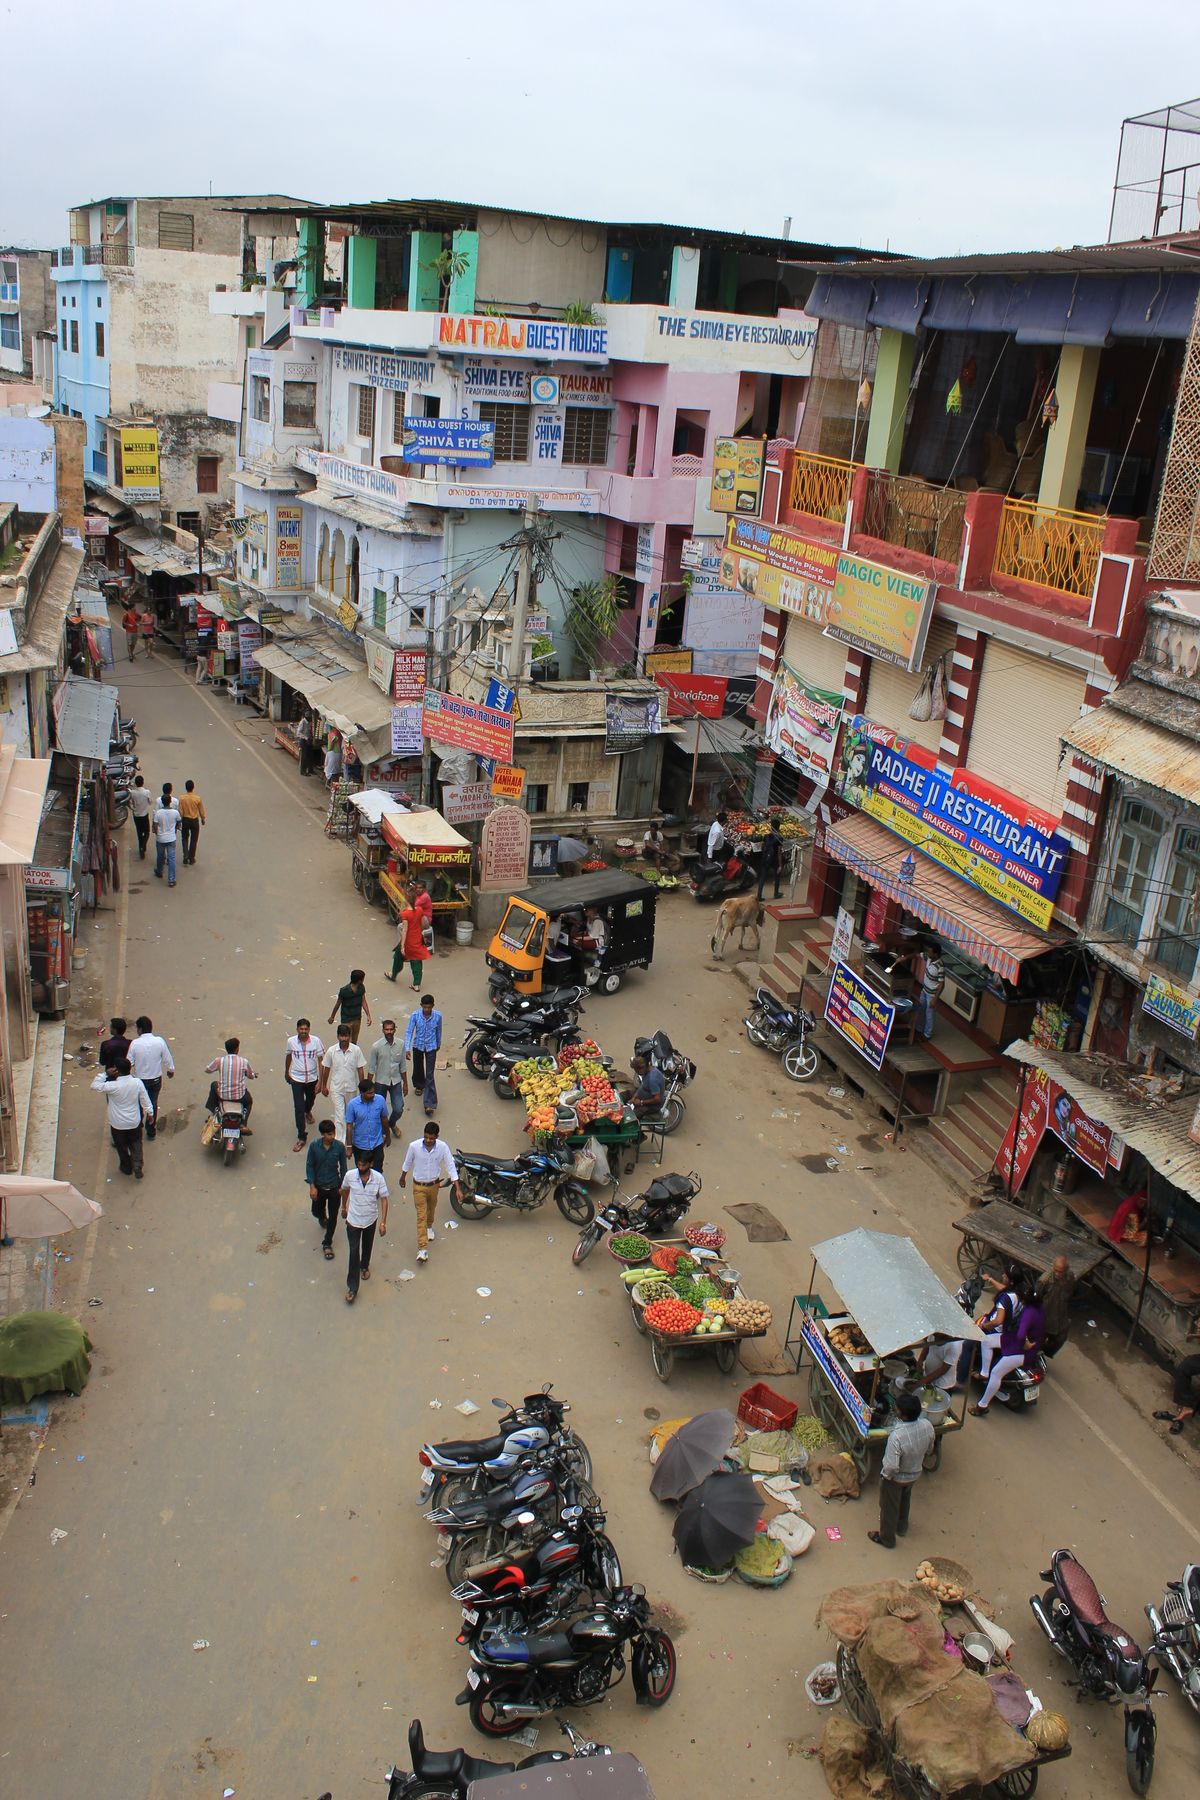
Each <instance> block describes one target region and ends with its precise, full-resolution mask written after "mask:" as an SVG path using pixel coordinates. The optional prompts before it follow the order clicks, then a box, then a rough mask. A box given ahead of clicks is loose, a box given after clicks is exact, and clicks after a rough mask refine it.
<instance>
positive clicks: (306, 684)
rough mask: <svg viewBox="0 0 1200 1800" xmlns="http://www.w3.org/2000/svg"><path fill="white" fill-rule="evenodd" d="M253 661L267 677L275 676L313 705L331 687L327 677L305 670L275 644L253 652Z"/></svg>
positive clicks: (266, 645)
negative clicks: (265, 672)
mask: <svg viewBox="0 0 1200 1800" xmlns="http://www.w3.org/2000/svg"><path fill="white" fill-rule="evenodd" d="M254 660H255V662H256V663H257V664H258V666H259V668H260V669H265V670H266V671H267V674H268V675H275V676H277V677H278V679H279V680H280V681H286V682H287V684H288V686H289V687H291V688H295V690H296V692H297V693H298V694H303V696H304V698H305V699H306V700H311V701H313V702H314V703H315V702H316V701H317V699H318V698H319V696H320V695H321V694H323V693H324V692H325V691H326V689H327V688H330V687H332V686H333V683H332V682H331V681H330V680H329V679H328V677H327V676H325V675H320V674H318V673H317V671H316V670H315V669H310V668H306V667H305V665H304V664H303V663H301V662H297V661H296V659H295V657H294V656H289V655H288V653H287V651H286V650H281V649H280V648H279V646H278V645H276V644H264V645H263V646H262V648H261V649H258V650H256V651H255V652H254Z"/></svg>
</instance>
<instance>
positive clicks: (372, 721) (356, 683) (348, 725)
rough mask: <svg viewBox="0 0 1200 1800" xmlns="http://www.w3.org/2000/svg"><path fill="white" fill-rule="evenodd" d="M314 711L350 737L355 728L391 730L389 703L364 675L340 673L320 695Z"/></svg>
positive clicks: (390, 706) (356, 729)
mask: <svg viewBox="0 0 1200 1800" xmlns="http://www.w3.org/2000/svg"><path fill="white" fill-rule="evenodd" d="M317 710H318V711H319V712H320V713H321V715H322V717H323V718H326V719H328V720H329V723H330V724H331V725H333V726H334V727H335V728H336V729H337V730H338V731H341V732H344V733H345V734H346V735H347V736H349V737H352V736H354V734H355V733H356V732H359V731H368V732H369V731H379V730H380V729H381V728H382V727H383V726H384V725H386V726H387V727H388V729H389V731H390V730H391V723H392V703H391V701H390V700H389V699H388V698H387V696H386V694H382V693H381V692H380V691H379V689H378V688H377V687H376V686H375V683H374V682H373V681H371V680H369V679H368V677H367V676H366V675H343V676H342V677H341V678H340V679H338V680H335V681H332V682H331V683H330V684H329V686H328V687H327V688H326V689H325V690H324V691H323V693H322V694H321V698H320V701H319V703H318V707H317Z"/></svg>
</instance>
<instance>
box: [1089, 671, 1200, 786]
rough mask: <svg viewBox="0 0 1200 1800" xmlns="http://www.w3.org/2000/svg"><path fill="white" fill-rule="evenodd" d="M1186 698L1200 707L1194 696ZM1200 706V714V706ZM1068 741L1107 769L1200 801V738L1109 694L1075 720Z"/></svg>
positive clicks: (1199, 714)
mask: <svg viewBox="0 0 1200 1800" xmlns="http://www.w3.org/2000/svg"><path fill="white" fill-rule="evenodd" d="M1173 698H1176V697H1175V696H1173ZM1179 698H1181V697H1179ZM1186 704H1187V705H1189V706H1193V707H1195V702H1194V701H1191V702H1187V703H1186ZM1195 710H1196V713H1197V716H1198V717H1200V707H1195ZM1062 741H1063V743H1064V744H1065V745H1066V746H1067V748H1068V749H1069V750H1075V751H1077V752H1078V754H1079V755H1080V756H1083V757H1086V759H1087V760H1088V762H1093V763H1096V764H1097V765H1098V767H1100V768H1102V769H1111V770H1112V772H1113V773H1114V774H1116V775H1124V776H1126V777H1127V778H1128V779H1129V780H1130V781H1138V782H1141V783H1142V784H1143V785H1144V786H1145V787H1150V788H1156V789H1157V790H1158V792H1159V793H1162V794H1172V795H1174V797H1175V798H1176V799H1177V800H1184V801H1186V802H1187V803H1188V804H1189V805H1191V806H1200V749H1198V742H1200V740H1198V739H1197V737H1196V736H1194V735H1193V736H1181V735H1178V734H1177V733H1176V732H1174V731H1167V730H1165V729H1164V728H1163V727H1162V726H1161V725H1152V724H1149V723H1148V722H1147V721H1146V720H1144V719H1139V718H1135V717H1133V716H1132V714H1131V713H1130V712H1127V711H1125V710H1124V709H1123V708H1122V707H1120V706H1114V705H1113V704H1112V702H1111V700H1105V701H1104V702H1103V704H1102V705H1100V706H1098V707H1097V708H1096V710H1095V711H1094V712H1090V713H1088V714H1087V716H1086V717H1085V718H1082V719H1080V720H1079V722H1078V724H1076V725H1072V727H1071V729H1070V731H1068V732H1065V733H1064V735H1063V739H1062Z"/></svg>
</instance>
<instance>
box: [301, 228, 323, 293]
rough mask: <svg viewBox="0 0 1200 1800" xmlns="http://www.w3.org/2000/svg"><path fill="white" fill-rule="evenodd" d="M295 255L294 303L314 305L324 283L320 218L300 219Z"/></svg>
mask: <svg viewBox="0 0 1200 1800" xmlns="http://www.w3.org/2000/svg"><path fill="white" fill-rule="evenodd" d="M296 255H297V261H298V263H299V267H298V268H297V270H296V305H297V306H305V307H307V306H315V305H316V301H317V295H318V294H319V293H320V292H321V288H322V286H323V285H324V284H323V279H322V276H323V269H324V263H325V227H324V225H323V224H322V222H321V220H320V219H301V220H300V234H299V239H298V246H297V253H296Z"/></svg>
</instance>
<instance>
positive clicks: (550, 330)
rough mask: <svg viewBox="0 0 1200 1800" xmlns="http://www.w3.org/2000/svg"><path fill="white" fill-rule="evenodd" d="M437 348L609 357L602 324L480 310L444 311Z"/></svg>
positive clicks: (599, 359)
mask: <svg viewBox="0 0 1200 1800" xmlns="http://www.w3.org/2000/svg"><path fill="white" fill-rule="evenodd" d="M437 341H438V348H439V349H440V350H473V351H475V352H477V353H478V352H479V351H481V350H482V351H483V352H484V354H485V355H493V356H563V357H574V358H576V359H577V360H578V361H580V362H607V361H608V328H607V326H605V325H568V324H566V323H565V321H563V320H561V319H505V318H491V317H488V316H486V315H484V314H482V313H443V314H442V316H441V318H440V319H439V320H438V340H437Z"/></svg>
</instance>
